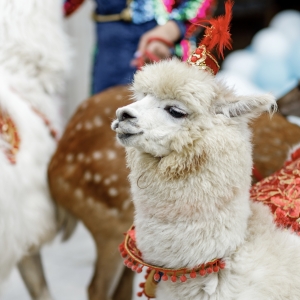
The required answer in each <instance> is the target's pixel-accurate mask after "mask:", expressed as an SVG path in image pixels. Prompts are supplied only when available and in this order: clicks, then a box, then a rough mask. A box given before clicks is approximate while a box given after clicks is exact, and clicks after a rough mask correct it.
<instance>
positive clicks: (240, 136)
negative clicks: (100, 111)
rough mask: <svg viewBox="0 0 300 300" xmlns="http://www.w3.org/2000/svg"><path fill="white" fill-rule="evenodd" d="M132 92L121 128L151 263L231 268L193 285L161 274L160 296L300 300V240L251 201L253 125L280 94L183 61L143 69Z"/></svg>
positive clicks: (140, 232) (139, 232)
mask: <svg viewBox="0 0 300 300" xmlns="http://www.w3.org/2000/svg"><path fill="white" fill-rule="evenodd" d="M133 91H134V93H135V100H136V101H135V102H134V103H132V104H130V105H128V106H125V107H122V108H119V109H118V110H117V119H116V120H114V121H113V123H112V129H113V130H114V131H116V133H117V139H118V141H119V142H120V143H121V144H122V145H123V146H125V148H126V152H127V162H128V166H129V168H130V171H131V172H130V176H129V179H130V183H131V191H132V197H133V203H134V206H135V220H134V225H135V233H136V245H137V247H138V249H139V250H140V251H141V253H142V258H143V260H144V262H145V263H147V264H150V265H153V266H159V267H160V268H169V269H176V270H177V269H180V268H188V269H190V270H193V268H194V269H196V268H197V267H196V266H199V265H201V264H205V263H208V262H212V261H214V259H221V261H222V264H223V265H222V266H221V265H219V267H220V266H221V268H219V267H217V268H216V269H215V270H214V272H212V271H207V272H206V274H205V275H204V276H200V275H199V273H198V274H197V276H196V274H195V276H192V277H195V278H193V279H192V278H190V276H188V275H187V276H186V278H185V279H184V280H183V281H185V280H186V281H185V282H180V280H179V279H178V278H174V281H175V282H172V280H170V279H169V280H167V281H164V279H163V278H162V279H163V280H161V281H160V282H159V284H158V285H157V292H156V298H157V299H158V300H175V299H178V300H183V299H184V300H195V299H199V300H200V299H201V300H204V299H205V300H207V299H210V300H213V299H214V300H217V299H218V300H254V299H259V300H283V299H285V300H298V299H299V297H300V296H299V295H300V272H299V270H300V238H299V237H298V236H297V235H296V234H292V233H290V232H289V231H287V230H284V229H279V228H278V227H276V226H275V224H274V222H273V218H272V214H271V213H270V210H269V208H268V207H265V206H264V205H263V204H261V203H256V202H255V203H254V202H252V201H250V198H249V189H250V184H251V168H252V157H251V152H252V146H251V141H250V139H251V132H250V130H249V128H248V124H247V123H248V122H249V120H250V119H252V118H255V117H256V116H257V115H259V114H260V113H261V112H263V111H270V110H271V107H272V106H273V105H276V103H275V100H274V99H273V97H272V96H271V95H260V96H253V97H251V96H237V95H236V94H235V93H234V91H233V90H231V89H229V88H228V87H226V85H225V84H223V83H222V82H221V81H218V80H217V79H216V78H215V77H214V76H212V75H211V74H210V73H209V72H207V71H203V70H199V69H198V68H196V67H192V66H189V65H188V64H187V63H183V62H180V61H178V60H176V59H173V60H170V61H163V62H160V63H156V64H153V65H148V66H146V67H144V69H143V70H142V71H139V72H137V74H136V75H135V78H134V82H133ZM224 264H225V268H224ZM131 265H132V264H131ZM187 278H188V279H187Z"/></svg>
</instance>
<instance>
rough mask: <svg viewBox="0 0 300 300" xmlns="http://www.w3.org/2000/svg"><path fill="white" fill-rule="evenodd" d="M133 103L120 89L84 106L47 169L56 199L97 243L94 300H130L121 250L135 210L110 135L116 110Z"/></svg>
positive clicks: (121, 152) (119, 155)
mask: <svg viewBox="0 0 300 300" xmlns="http://www.w3.org/2000/svg"><path fill="white" fill-rule="evenodd" d="M129 98H130V92H129V91H128V89H127V87H126V86H118V87H114V88H111V89H108V90H106V91H104V92H102V93H100V94H97V95H95V96H93V97H91V98H89V99H87V100H86V101H84V102H83V103H82V104H81V105H80V106H79V107H78V109H77V111H76V112H75V113H74V115H73V116H72V118H71V119H70V121H69V122H68V124H67V126H66V129H65V132H64V134H63V136H62V138H61V140H60V142H59V144H58V148H57V150H56V153H55V154H54V156H53V157H52V160H51V163H50V165H49V169H48V177H49V185H50V190H51V194H52V196H53V198H54V199H55V201H57V202H58V203H61V205H62V206H63V207H65V208H66V209H67V210H68V211H69V212H71V213H72V214H73V215H74V216H75V217H76V218H78V219H79V220H81V221H82V222H83V224H84V225H85V226H86V228H87V229H88V230H89V231H90V233H91V234H92V236H93V239H94V241H95V245H96V248H97V261H96V264H95V270H94V276H93V279H92V281H91V283H90V286H89V289H88V293H89V299H90V300H106V299H118V300H120V299H124V300H128V299H130V298H131V296H130V295H131V281H132V277H131V276H132V274H131V273H130V272H128V271H127V270H126V271H125V272H126V274H125V273H124V267H123V262H122V260H121V257H120V255H119V253H118V245H119V244H120V242H121V240H122V237H123V233H124V232H125V231H126V229H127V228H128V227H129V226H130V224H131V222H132V218H133V206H132V203H131V199H130V192H129V183H128V181H127V176H128V170H127V169H126V166H125V155H124V149H123V148H122V147H120V146H119V145H118V144H117V142H116V140H115V137H114V133H113V132H112V131H111V130H110V124H111V121H112V119H113V118H114V114H115V110H116V109H117V108H118V107H119V106H122V105H124V104H126V103H128V101H129ZM127 272H128V274H127Z"/></svg>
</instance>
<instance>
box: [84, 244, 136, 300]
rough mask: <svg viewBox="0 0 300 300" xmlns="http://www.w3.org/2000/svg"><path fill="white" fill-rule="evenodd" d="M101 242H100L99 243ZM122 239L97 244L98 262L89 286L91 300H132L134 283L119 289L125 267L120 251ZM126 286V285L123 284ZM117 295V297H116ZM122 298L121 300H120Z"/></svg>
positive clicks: (130, 282)
mask: <svg viewBox="0 0 300 300" xmlns="http://www.w3.org/2000/svg"><path fill="white" fill-rule="evenodd" d="M96 241H97V239H96ZM98 242H99V241H98ZM119 244H120V239H119V238H118V239H113V238H111V239H106V240H104V241H103V243H98V244H97V252H98V253H97V254H98V256H97V262H96V265H95V272H94V276H93V279H92V281H91V283H90V286H89V290H88V292H89V300H112V299H114V300H125V299H126V300H130V299H131V294H132V281H130V278H129V280H128V281H129V283H128V286H126V287H124V286H123V287H122V286H121V287H120V289H118V287H119V284H120V282H122V281H123V279H122V280H121V278H122V276H123V275H124V274H127V273H126V272H124V269H125V266H124V264H123V260H122V258H121V256H120V253H119V251H118V246H119ZM122 285H124V283H123V284H122ZM114 295H115V296H114ZM119 297H120V298H119Z"/></svg>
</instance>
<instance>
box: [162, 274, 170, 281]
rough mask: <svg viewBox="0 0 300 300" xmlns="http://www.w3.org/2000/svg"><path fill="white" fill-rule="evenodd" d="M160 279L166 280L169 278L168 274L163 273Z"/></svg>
mask: <svg viewBox="0 0 300 300" xmlns="http://www.w3.org/2000/svg"><path fill="white" fill-rule="evenodd" d="M161 279H162V280H163V281H167V280H168V279H169V277H168V275H167V274H166V273H165V274H164V275H163V276H162V277H161Z"/></svg>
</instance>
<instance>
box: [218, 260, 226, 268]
mask: <svg viewBox="0 0 300 300" xmlns="http://www.w3.org/2000/svg"><path fill="white" fill-rule="evenodd" d="M219 268H220V269H224V268H225V262H224V261H220V262H219Z"/></svg>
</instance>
